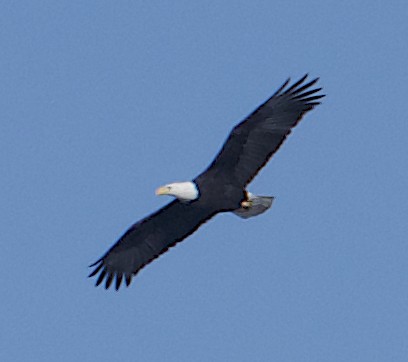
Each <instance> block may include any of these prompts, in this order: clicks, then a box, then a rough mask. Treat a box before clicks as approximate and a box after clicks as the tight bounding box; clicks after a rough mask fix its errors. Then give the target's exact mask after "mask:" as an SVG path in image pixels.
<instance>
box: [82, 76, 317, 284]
mask: <svg viewBox="0 0 408 362" xmlns="http://www.w3.org/2000/svg"><path fill="white" fill-rule="evenodd" d="M306 79H307V74H306V75H305V76H304V77H303V78H301V79H300V80H299V81H297V82H296V83H294V84H293V85H291V86H290V87H288V84H289V81H290V79H288V80H287V81H286V82H285V83H284V84H283V85H282V86H281V87H280V88H279V89H278V90H277V91H276V92H275V94H274V95H273V96H272V97H271V98H269V99H268V100H267V101H266V102H265V103H264V104H262V105H261V106H260V107H258V108H257V109H256V110H255V111H254V112H253V113H251V114H250V115H249V116H248V117H247V118H246V119H244V120H243V121H242V122H241V123H239V124H238V125H236V126H235V127H234V129H233V130H232V131H231V133H230V134H229V136H228V138H227V140H226V141H225V143H224V145H223V146H222V148H221V150H220V152H219V153H218V154H217V156H216V157H215V159H214V160H213V162H212V163H211V164H210V166H209V167H208V168H207V169H206V170H205V171H204V172H203V173H201V174H200V175H199V176H197V177H196V178H195V179H194V180H193V181H187V182H176V183H170V184H167V185H165V186H162V187H160V188H158V189H157V190H156V195H170V196H174V197H175V200H173V201H172V202H170V203H169V204H167V205H166V206H164V207H163V208H161V209H160V210H158V211H156V212H155V213H153V214H151V215H149V216H147V217H146V218H144V219H143V220H140V221H138V222H137V223H135V224H134V225H132V226H131V227H130V228H129V229H128V230H127V231H126V232H125V234H124V235H123V236H122V237H121V238H120V239H119V240H118V241H117V242H116V244H115V245H113V246H112V247H111V248H110V249H109V250H108V251H107V252H106V254H105V255H104V256H102V257H101V258H100V259H99V260H98V261H96V262H95V263H94V264H92V265H90V267H95V269H94V270H93V271H92V273H91V274H90V275H89V277H93V276H95V275H97V274H98V273H99V275H98V278H97V280H96V285H99V284H101V283H102V282H103V280H104V279H105V288H106V289H108V288H109V287H110V285H111V284H112V281H113V280H114V279H115V288H116V290H118V289H119V287H120V285H121V283H122V280H123V279H124V281H125V282H126V285H127V286H129V285H130V283H131V281H132V277H133V276H134V275H136V274H137V273H138V272H139V270H140V269H142V268H143V267H144V266H145V265H146V264H148V263H150V262H151V261H152V260H154V259H156V258H157V257H158V256H159V255H161V254H162V253H164V252H165V251H167V249H169V248H170V247H172V246H174V245H175V244H176V243H178V242H179V241H182V240H183V239H185V238H186V237H187V236H189V235H191V234H192V233H193V232H194V231H196V230H197V229H198V228H199V227H200V226H201V225H202V224H204V223H205V222H206V221H208V220H209V219H211V218H212V217H213V216H215V215H216V214H218V213H220V212H233V213H235V214H236V215H238V216H240V217H242V218H248V217H252V216H256V215H259V214H261V213H262V212H264V211H266V210H267V209H269V208H270V207H271V205H272V201H273V197H267V196H256V195H253V194H251V193H250V192H248V191H247V190H246V186H247V185H248V184H249V183H250V182H251V181H252V179H253V178H254V177H255V176H256V174H257V173H258V171H259V170H260V169H261V168H262V167H263V166H264V165H265V164H266V163H267V162H268V160H269V159H270V158H271V156H272V155H273V154H274V153H275V152H276V151H277V150H278V149H279V147H280V146H281V144H282V143H283V141H285V139H286V137H287V136H288V135H289V133H290V132H291V130H292V128H293V127H295V126H296V125H297V123H298V122H299V121H300V120H301V119H302V117H303V116H304V115H305V113H307V112H308V111H310V110H311V109H313V108H314V107H315V106H316V105H318V104H320V102H319V101H318V100H319V99H320V98H322V97H324V95H319V94H317V93H318V92H319V91H320V90H321V88H315V87H313V86H314V85H315V84H316V82H317V81H318V78H316V79H314V80H312V81H309V82H307V83H306Z"/></svg>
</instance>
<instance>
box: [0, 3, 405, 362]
mask: <svg viewBox="0 0 408 362" xmlns="http://www.w3.org/2000/svg"><path fill="white" fill-rule="evenodd" d="M407 14H408V3H407V2H406V1H371V0H370V1H341V2H340V1H327V0H325V1H323V0H320V1H318V0H316V1H290V2H288V1H206V2H202V3H200V4H198V3H197V2H194V1H186V0H185V1H172V2H170V1H151V2H146V1H116V2H112V1H109V2H108V1H19V2H16V1H3V2H2V4H1V9H0V41H1V43H0V45H1V49H0V150H1V152H0V166H1V175H0V190H1V191H0V193H1V200H0V201H1V204H0V220H1V228H0V240H1V253H0V265H1V266H0V268H1V269H0V270H1V274H2V278H1V279H2V281H1V302H0V303H1V304H0V305H1V309H0V344H1V346H0V347H1V348H0V360H1V361H75V360H76V361H288V362H289V361H331V362H337V361H359V362H361V361H370V362H373V361H407V360H408V240H407V233H408V227H407V216H408V207H407V203H408V191H407V178H408V152H407V151H408V148H407V142H408V138H407V136H408V120H407V112H406V104H407V93H408V92H407V91H408V89H407V82H408V66H407V64H408V45H407V38H408V26H407V19H406V18H407ZM306 72H309V73H310V74H311V76H320V77H321V81H320V84H321V86H323V87H324V92H325V93H326V94H327V97H326V98H325V99H324V101H323V104H322V105H321V106H319V107H318V108H316V109H315V110H313V111H312V112H311V113H309V114H308V115H307V117H306V118H305V119H304V120H303V121H302V123H301V124H300V125H299V126H298V127H297V128H296V129H295V131H294V132H293V134H292V135H291V136H290V138H289V139H288V141H287V142H286V143H285V144H284V146H283V147H282V148H281V149H280V151H279V152H278V154H276V155H275V157H274V158H273V159H272V161H271V162H270V163H269V164H268V166H267V167H266V168H265V169H264V170H263V171H262V172H261V173H260V174H259V175H258V177H257V178H256V180H255V181H254V182H253V183H252V184H251V185H250V191H253V192H255V193H257V194H265V195H275V196H276V201H275V203H274V205H273V207H272V209H271V210H270V211H269V212H267V213H265V214H263V215H262V216H259V217H257V218H253V219H250V220H247V221H245V220H241V219H239V218H237V217H236V216H234V215H221V216H218V217H217V218H215V219H213V220H212V221H211V222H209V223H207V224H206V225H205V226H203V227H202V228H201V229H200V230H199V231H198V232H197V233H195V234H194V235H192V236H191V237H190V238H188V239H187V240H186V241H184V242H183V243H181V244H179V245H178V246H177V247H176V248H174V249H172V250H171V251H170V252H168V253H166V254H165V255H164V256H162V257H161V258H159V259H158V260H157V261H155V262H154V263H153V264H151V265H149V266H148V267H146V268H145V269H144V270H143V271H142V272H141V273H140V274H139V275H138V276H137V277H136V278H135V279H134V281H133V284H132V286H131V287H130V288H128V289H126V288H125V289H122V290H121V291H120V292H119V293H117V292H115V291H114V290H109V291H105V290H104V289H103V288H94V286H93V283H94V280H90V279H88V278H87V274H88V273H89V270H88V268H87V265H89V264H90V263H92V262H94V261H95V260H96V259H97V258H99V257H100V256H101V255H102V254H103V253H104V252H105V251H106V249H107V248H108V247H110V246H111V245H112V244H113V243H114V242H115V241H116V239H117V238H118V237H119V236H120V235H121V234H122V233H123V232H124V231H125V230H126V228H127V227H128V226H129V225H131V224H132V223H133V222H135V221H137V220H138V219H140V218H142V217H144V216H146V215H147V214H149V213H151V212H153V211H154V210H156V209H158V208H159V207H161V206H163V205H164V204H165V203H167V201H169V199H166V198H157V197H155V195H154V190H155V188H156V187H157V186H160V185H162V184H165V183H168V182H170V181H181V180H189V179H192V178H194V177H195V176H196V175H197V174H198V173H199V172H200V171H202V170H203V169H204V168H205V167H206V166H207V165H208V163H209V162H210V161H211V160H212V158H213V157H214V155H215V154H216V152H217V151H218V150H219V148H220V146H221V145H222V143H223V142H224V140H225V138H226V136H227V134H228V132H229V131H230V129H231V128H232V127H233V126H234V125H235V124H236V123H237V122H238V121H240V120H241V119H242V118H243V117H245V116H246V115H247V114H248V113H250V112H251V111H252V110H253V109H254V108H255V107H257V106H258V105H259V104H260V103H262V102H263V101H264V100H265V99H266V98H267V97H269V96H270V95H271V94H272V93H273V92H274V91H275V90H276V89H277V87H278V86H280V85H281V83H282V82H283V81H284V80H285V79H286V78H287V77H288V76H291V77H293V78H292V79H294V80H296V79H298V78H299V77H301V76H302V75H303V74H304V73H306Z"/></svg>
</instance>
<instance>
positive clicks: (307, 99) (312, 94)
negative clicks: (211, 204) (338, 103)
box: [242, 73, 326, 185]
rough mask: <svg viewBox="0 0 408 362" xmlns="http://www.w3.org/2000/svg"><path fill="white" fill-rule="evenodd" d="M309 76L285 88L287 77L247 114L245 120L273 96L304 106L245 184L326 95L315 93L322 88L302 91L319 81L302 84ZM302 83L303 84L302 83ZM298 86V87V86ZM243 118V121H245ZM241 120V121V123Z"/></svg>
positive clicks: (248, 181) (288, 81) (288, 80)
mask: <svg viewBox="0 0 408 362" xmlns="http://www.w3.org/2000/svg"><path fill="white" fill-rule="evenodd" d="M308 77H309V74H308V73H306V74H305V75H304V76H303V77H302V78H300V79H299V80H298V81H297V82H295V83H293V84H292V85H291V86H290V87H289V88H288V89H286V90H285V88H286V87H287V85H288V84H289V83H290V80H291V79H290V78H288V79H287V80H286V81H285V82H284V83H283V84H282V85H281V87H280V88H279V89H278V90H277V91H276V92H275V93H274V94H273V95H272V96H271V97H270V98H269V99H268V100H267V101H266V102H264V103H263V104H262V105H261V106H259V107H258V108H257V109H256V110H255V111H254V112H253V113H252V114H251V115H249V116H248V117H247V118H246V120H248V119H249V118H251V117H252V116H253V115H254V114H255V113H257V112H258V111H259V110H260V109H262V108H263V107H264V106H265V105H266V104H268V102H270V101H271V100H272V99H273V98H278V97H288V98H289V99H291V100H296V101H299V102H303V103H304V105H305V107H304V109H303V111H302V112H301V113H300V115H299V117H298V118H297V120H296V122H295V123H294V124H293V126H292V127H291V128H290V130H289V131H288V133H287V134H286V135H284V136H283V137H282V139H281V141H280V143H279V144H278V145H277V146H276V147H275V148H274V149H273V150H272V152H270V153H269V155H268V157H267V158H266V160H265V162H263V163H262V164H261V165H260V166H259V167H258V168H257V170H256V172H255V173H254V174H253V175H252V176H251V177H249V179H248V180H247V182H246V185H248V184H249V183H250V182H251V181H252V180H253V179H254V178H255V177H256V175H257V174H258V173H259V171H260V170H261V169H262V168H263V167H264V166H265V165H266V164H267V163H268V161H269V160H270V158H271V157H272V156H273V155H274V154H275V153H276V152H277V151H278V150H279V149H280V147H281V146H282V144H283V143H284V142H285V140H286V138H287V137H288V136H289V134H290V133H291V131H292V129H293V128H295V127H296V126H297V125H298V123H299V122H300V121H301V120H302V118H303V117H304V115H305V114H306V113H307V112H309V111H311V110H312V109H313V108H314V107H316V106H318V105H319V104H321V102H319V101H318V100H319V99H321V98H324V97H325V96H326V95H325V94H319V95H316V93H318V92H320V91H321V90H322V89H323V88H321V87H320V88H315V89H312V90H309V91H307V92H304V91H305V90H306V89H309V88H310V87H312V86H313V85H315V84H316V83H317V82H318V81H319V79H320V78H319V77H317V78H314V79H312V80H311V81H309V82H307V83H306V84H303V83H304V82H305V81H306V79H307V78H308ZM302 84H303V85H302ZM299 86H300V87H299ZM246 120H244V121H243V122H245V121H246ZM243 122H242V123H243Z"/></svg>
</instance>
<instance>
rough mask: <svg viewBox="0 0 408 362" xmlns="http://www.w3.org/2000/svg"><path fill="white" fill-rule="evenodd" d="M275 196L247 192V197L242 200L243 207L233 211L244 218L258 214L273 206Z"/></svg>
mask: <svg viewBox="0 0 408 362" xmlns="http://www.w3.org/2000/svg"><path fill="white" fill-rule="evenodd" d="M273 200H274V197H273V196H257V195H253V194H251V193H250V192H247V199H246V200H244V201H242V202H241V207H240V208H239V209H237V210H234V211H233V213H234V214H235V215H237V216H239V217H242V218H244V219H248V218H249V217H252V216H257V215H259V214H262V213H263V212H265V211H266V210H268V209H269V208H270V207H271V206H272V202H273Z"/></svg>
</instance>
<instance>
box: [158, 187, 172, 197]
mask: <svg viewBox="0 0 408 362" xmlns="http://www.w3.org/2000/svg"><path fill="white" fill-rule="evenodd" d="M169 191H170V188H169V187H166V186H162V187H159V188H158V189H157V190H156V195H157V196H160V195H168V194H169Z"/></svg>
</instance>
